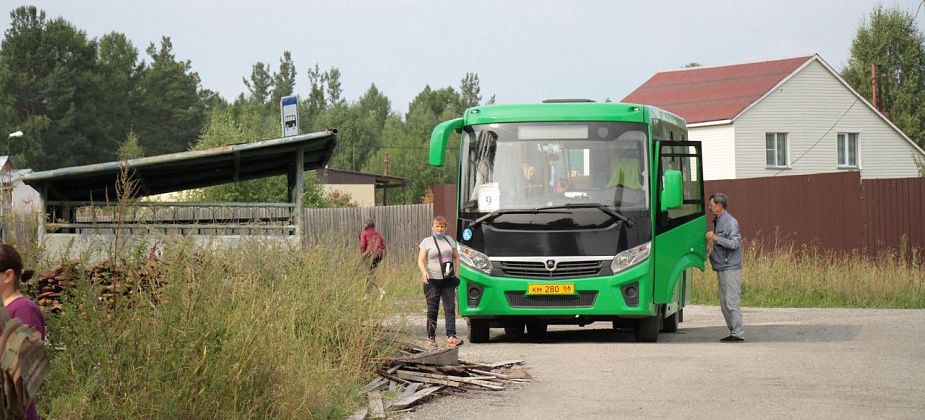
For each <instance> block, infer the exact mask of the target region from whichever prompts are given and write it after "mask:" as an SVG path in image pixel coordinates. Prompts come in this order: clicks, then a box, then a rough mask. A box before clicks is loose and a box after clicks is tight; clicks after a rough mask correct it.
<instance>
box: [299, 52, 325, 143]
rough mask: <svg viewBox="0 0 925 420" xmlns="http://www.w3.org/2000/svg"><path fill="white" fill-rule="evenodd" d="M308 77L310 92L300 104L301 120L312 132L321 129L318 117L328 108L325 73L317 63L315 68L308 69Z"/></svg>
mask: <svg viewBox="0 0 925 420" xmlns="http://www.w3.org/2000/svg"><path fill="white" fill-rule="evenodd" d="M306 75H307V76H308V84H309V92H308V97H307V98H305V100H303V101H302V103H301V104H300V105H301V106H300V107H299V120H300V121H301V124H302V126H303V127H308V129H309V130H310V131H317V130H318V129H319V127H318V124H317V122H316V121H317V119H318V116H319V115H321V113H322V112H324V110H325V109H326V108H327V104H326V103H325V100H324V91H325V73H324V72H322V71H321V68H319V66H318V64H317V63H315V66H314V67H311V68H309V69H308V71H307V72H306ZM322 128H324V127H322Z"/></svg>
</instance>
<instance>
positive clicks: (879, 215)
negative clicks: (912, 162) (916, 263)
mask: <svg viewBox="0 0 925 420" xmlns="http://www.w3.org/2000/svg"><path fill="white" fill-rule="evenodd" d="M860 196H861V198H860V200H858V202H859V206H860V213H861V238H862V241H863V246H864V249H866V250H867V252H868V253H870V254H876V253H877V251H879V250H881V249H883V248H895V247H899V246H902V245H907V246H909V247H918V248H920V249H925V178H921V177H920V178H899V179H870V180H864V181H863V182H862V189H861V195H860ZM904 241H905V244H903V242H904Z"/></svg>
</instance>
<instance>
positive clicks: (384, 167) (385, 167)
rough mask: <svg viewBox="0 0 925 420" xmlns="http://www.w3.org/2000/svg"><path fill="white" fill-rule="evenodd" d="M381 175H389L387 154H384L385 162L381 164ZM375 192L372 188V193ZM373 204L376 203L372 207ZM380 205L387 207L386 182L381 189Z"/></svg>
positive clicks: (387, 191)
mask: <svg viewBox="0 0 925 420" xmlns="http://www.w3.org/2000/svg"><path fill="white" fill-rule="evenodd" d="M382 175H385V176H388V175H389V154H388V153H386V154H385V160H384V161H383V162H382ZM375 190H376V187H375V186H374V187H373V191H375ZM375 204H376V203H373V205H375ZM382 205H383V206H387V205H389V188H388V182H386V185H385V186H384V187H382Z"/></svg>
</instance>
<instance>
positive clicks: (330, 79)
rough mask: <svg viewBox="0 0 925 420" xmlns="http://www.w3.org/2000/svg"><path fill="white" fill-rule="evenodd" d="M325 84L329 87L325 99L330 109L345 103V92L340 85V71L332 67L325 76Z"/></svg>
mask: <svg viewBox="0 0 925 420" xmlns="http://www.w3.org/2000/svg"><path fill="white" fill-rule="evenodd" d="M324 82H325V84H326V85H327V87H326V89H325V97H326V99H327V102H328V107H332V108H333V107H334V106H336V105H338V104H340V103H341V102H343V99H342V98H341V95H342V94H343V93H344V90H343V88H342V87H341V85H340V70H338V69H337V67H331V69H330V70H328V71H327V72H326V73H325V74H324Z"/></svg>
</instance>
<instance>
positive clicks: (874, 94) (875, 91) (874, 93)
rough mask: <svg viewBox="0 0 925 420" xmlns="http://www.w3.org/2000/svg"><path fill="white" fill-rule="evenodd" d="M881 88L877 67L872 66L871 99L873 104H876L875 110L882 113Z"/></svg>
mask: <svg viewBox="0 0 925 420" xmlns="http://www.w3.org/2000/svg"><path fill="white" fill-rule="evenodd" d="M879 88H880V86H879V83H878V81H877V65H876V64H871V65H870V98H871V102H873V104H874V109H876V110H877V112H880V100H879V99H880V98H879V96H880V92H879Z"/></svg>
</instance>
